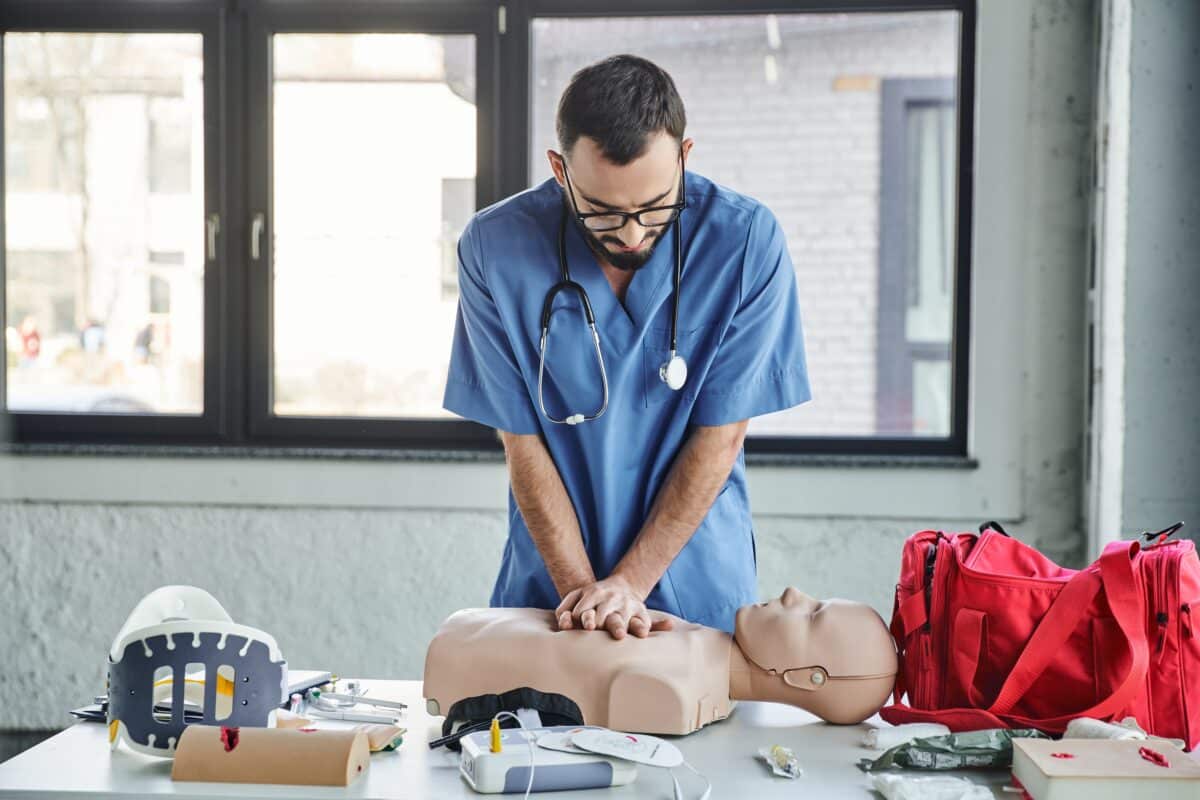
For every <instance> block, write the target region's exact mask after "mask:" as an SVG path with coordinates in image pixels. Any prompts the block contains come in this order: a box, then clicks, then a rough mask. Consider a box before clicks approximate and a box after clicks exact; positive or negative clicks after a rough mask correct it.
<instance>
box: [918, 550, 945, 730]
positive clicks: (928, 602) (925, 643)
mask: <svg viewBox="0 0 1200 800" xmlns="http://www.w3.org/2000/svg"><path fill="white" fill-rule="evenodd" d="M941 540H942V533H941V531H938V533H937V538H936V539H934V540H933V541H932V542H930V544H929V549H928V550H927V551H926V552H925V587H924V590H925V624H924V625H923V626H922V628H923V630H922V638H921V656H922V660H923V661H924V669H922V670H921V701H922V703H924V705H925V706H926V707H928V708H934V707H935V704H934V699H933V696H932V695H933V684H934V674H933V576H934V575H935V574H936V573H937V557H938V543H939V542H941ZM914 705H916V703H914Z"/></svg>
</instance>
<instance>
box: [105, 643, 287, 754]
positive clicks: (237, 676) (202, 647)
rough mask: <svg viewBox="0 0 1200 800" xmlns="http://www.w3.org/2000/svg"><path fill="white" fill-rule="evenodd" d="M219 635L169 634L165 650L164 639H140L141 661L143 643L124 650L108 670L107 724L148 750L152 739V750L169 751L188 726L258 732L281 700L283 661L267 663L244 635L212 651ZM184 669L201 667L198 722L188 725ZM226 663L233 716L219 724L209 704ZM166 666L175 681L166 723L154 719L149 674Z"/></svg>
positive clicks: (265, 651)
mask: <svg viewBox="0 0 1200 800" xmlns="http://www.w3.org/2000/svg"><path fill="white" fill-rule="evenodd" d="M221 636H222V634H219V633H201V634H191V633H174V634H171V637H172V639H173V640H174V643H175V649H174V650H168V649H167V637H166V635H159V636H151V637H150V638H149V639H146V640H144V641H145V643H146V645H148V646H149V647H150V650H151V655H149V656H147V655H146V652H145V648H144V647H143V645H142V641H143V640H140V639H139V640H136V641H133V642H130V643H129V644H128V645H126V646H125V652H124V653H123V654H122V655H121V660H120V661H118V662H116V663H113V662H111V661H110V662H109V665H108V722H109V723H110V724H111V723H112V721H113V720H120V721H121V723H122V724H123V725H124V726H125V731H126V732H127V733H128V735H129V738H130V739H132V740H133V741H134V742H137V743H138V744H141V745H150V735H151V734H154V744H153V745H152V746H153V747H155V748H156V749H162V750H170V749H171V743H170V742H169V741H168V740H170V739H174V743H176V744H177V743H178V742H179V737H180V735H181V734H182V733H183V729H184V728H185V727H186V726H187V725H189V724H195V725H221V726H227V727H241V726H245V727H247V728H264V727H266V725H267V715H268V714H269V713H270V712H271V711H272V710H273V709H276V708H278V707H279V706H280V705H281V704H282V703H283V702H284V701H285V700H286V695H287V686H286V683H287V662H285V661H277V662H273V661H271V654H270V649H269V648H268V647H267V645H266V644H265V643H263V642H260V641H258V640H248V639H247V638H246V637H245V636H237V635H234V634H229V635H227V636H226V637H225V648H224V649H223V650H219V649H217V642H219V641H220V640H221ZM194 638H199V640H200V644H199V646H198V647H193V646H192V642H193V640H194ZM247 641H250V647H249V648H248V649H247V650H246V655H244V656H242V655H239V653H241V651H242V648H243V647H245V646H246V642H247ZM188 664H203V665H204V669H205V682H204V719H203V720H196V721H194V722H192V723H188V722H185V721H184V719H183V690H184V683H183V674H184V668H185V667H186V665H188ZM226 664H228V665H229V666H231V667H233V670H234V672H233V711H232V712H231V713H230V715H229V716H228V717H227V718H225V719H222V720H218V719H217V718H216V709H215V707H214V706H215V703H214V700H215V699H216V693H217V681H216V677H217V668H218V667H220V666H223V665H226ZM166 666H169V667H172V668H173V670H174V676H173V677H174V678H175V680H174V681H173V683H172V690H173V694H172V700H171V719H170V721H169V722H159V721H157V720H156V719H155V718H154V707H153V706H154V703H153V699H154V671H155V670H157V669H158V668H159V667H166Z"/></svg>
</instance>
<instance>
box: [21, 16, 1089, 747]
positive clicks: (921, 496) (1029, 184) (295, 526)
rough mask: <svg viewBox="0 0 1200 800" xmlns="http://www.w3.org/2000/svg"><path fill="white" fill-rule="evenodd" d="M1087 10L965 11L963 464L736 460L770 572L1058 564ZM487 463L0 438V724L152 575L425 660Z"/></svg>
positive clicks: (338, 647) (875, 581)
mask: <svg viewBox="0 0 1200 800" xmlns="http://www.w3.org/2000/svg"><path fill="white" fill-rule="evenodd" d="M1091 26H1092V15H1091V10H1090V8H1089V7H1087V6H1086V5H1083V4H1078V5H1077V4H1073V3H1051V2H1041V3H1038V4H1037V5H1036V7H1035V6H1034V5H1033V4H1032V3H1030V2H1006V1H1005V0H984V2H982V3H981V9H980V36H979V65H978V79H977V80H978V83H977V102H978V108H977V112H976V113H977V131H978V140H977V159H976V164H977V167H976V175H975V179H976V191H975V195H976V199H975V214H976V217H975V232H974V248H975V256H974V264H975V276H974V281H975V286H974V289H975V311H974V331H973V341H972V370H973V375H972V378H973V380H972V426H971V432H970V440H971V444H970V448H971V455H972V456H974V457H975V458H977V459H978V462H979V466H978V468H975V469H944V468H932V467H907V468H885V467H871V468H854V467H844V466H842V467H821V466H807V467H752V468H751V470H750V482H751V487H750V488H751V493H752V498H753V503H754V507H755V512H756V516H755V519H756V526H757V533H758V553H759V564H760V586H761V589H762V591H763V593H764V594H770V593H775V592H778V591H779V590H780V589H781V588H782V587H783V586H785V585H787V584H795V585H797V586H800V587H802V588H804V589H806V590H808V591H811V592H813V593H815V594H818V595H826V596H832V595H840V596H843V597H852V598H858V599H863V600H866V601H869V602H871V603H872V604H874V605H875V606H876V607H877V608H878V609H879V610H880V611H881V612H882V613H884V614H885V615H886V614H887V613H890V609H891V591H892V586H893V584H894V583H895V580H896V573H897V568H898V563H899V553H900V545H901V543H902V542H903V540H904V538H905V536H906V535H908V534H909V533H911V532H913V531H915V530H918V529H921V528H924V527H940V528H943V529H947V530H949V529H960V530H965V529H970V528H973V527H974V525H975V524H976V523H977V522H978V521H980V520H982V519H991V518H996V519H1001V520H1003V521H1006V522H1013V523H1014V527H1015V530H1016V532H1017V533H1018V535H1020V536H1022V537H1023V538H1026V539H1029V540H1031V541H1034V542H1036V543H1037V544H1038V545H1039V546H1040V547H1042V548H1043V549H1044V550H1045V551H1046V552H1047V553H1049V554H1051V555H1052V556H1055V557H1060V558H1063V559H1066V560H1068V561H1074V562H1076V563H1077V562H1078V560H1080V559H1081V558H1082V550H1083V548H1082V544H1081V542H1082V539H1081V534H1080V523H1079V516H1080V514H1079V507H1080V497H1079V483H1080V449H1079V447H1080V439H1081V423H1080V420H1081V419H1082V399H1081V390H1080V386H1081V385H1082V382H1081V369H1082V367H1081V364H1082V360H1083V345H1082V331H1083V323H1082V307H1083V296H1084V294H1083V281H1084V274H1085V269H1084V266H1085V256H1086V247H1085V243H1086V240H1085V224H1086V220H1087V197H1086V192H1085V191H1084V189H1085V187H1086V179H1085V176H1086V170H1085V169H1084V165H1085V164H1086V158H1087V154H1088V151H1089V143H1088V137H1089V130H1090V129H1089V120H1090V97H1091V88H1090V87H1091V68H1092V54H1091V42H1092V36H1091ZM503 502H504V472H503V466H502V465H500V464H495V463H461V462H444V463H424V462H386V461H368V460H357V461H337V460H328V459H309V460H300V459H293V460H287V459H276V458H263V459H249V458H247V459H232V458H223V459H218V458H202V459H192V460H188V459H181V458H136V457H112V456H108V457H104V456H61V457H55V456H30V455H21V456H5V457H2V458H0V531H2V533H0V587H3V588H2V589H0V600H2V601H3V604H4V613H3V614H2V615H0V674H3V675H4V679H3V680H2V681H0V728H28V727H43V726H58V725H62V724H65V723H66V722H67V721H68V718H67V717H66V715H65V711H66V709H68V708H70V707H72V706H73V705H76V704H81V703H83V702H85V701H86V700H87V699H89V698H90V697H91V695H92V694H94V693H96V692H98V691H100V690H101V688H102V685H103V676H104V667H103V662H104V653H105V651H106V649H107V647H108V645H109V644H110V639H111V637H112V636H113V634H114V633H115V632H116V630H117V628H118V627H119V626H120V624H121V623H122V622H123V621H124V617H125V615H126V614H127V613H128V611H129V610H130V609H131V608H132V606H133V605H134V603H136V602H137V600H138V599H139V598H140V597H141V596H142V595H143V594H144V593H145V592H147V591H149V590H150V589H152V588H154V587H155V586H158V585H160V584H163V583H168V582H190V583H194V584H197V585H200V586H204V587H206V588H208V589H209V590H210V591H212V592H213V593H214V594H216V595H217V597H218V598H219V599H220V600H222V602H224V603H225V605H226V606H227V608H228V609H229V610H230V611H231V613H232V614H233V615H234V617H235V618H236V619H238V620H239V621H242V622H245V623H247V624H251V625H256V626H259V627H262V628H264V629H266V630H268V631H270V632H271V633H273V634H274V635H275V636H276V638H277V639H278V640H279V642H280V645H281V647H282V649H283V652H284V654H285V656H286V657H287V658H288V660H289V661H290V662H291V663H292V664H293V665H296V666H301V667H321V668H329V669H333V670H335V671H337V672H340V673H342V674H359V675H367V676H395V677H419V675H420V672H421V665H422V660H423V654H424V649H425V644H426V642H427V641H428V639H429V636H430V634H431V633H432V631H433V630H434V629H435V627H436V626H437V624H438V622H439V621H440V620H441V619H442V618H443V617H444V616H445V615H446V614H447V613H449V612H450V611H452V610H454V609H456V608H459V607H462V606H467V605H477V604H482V603H484V602H486V599H487V595H488V592H489V590H490V587H491V581H492V579H493V577H494V570H495V568H496V565H497V563H498V560H499V554H500V548H501V546H502V542H503V536H504V526H505V514H504V511H503Z"/></svg>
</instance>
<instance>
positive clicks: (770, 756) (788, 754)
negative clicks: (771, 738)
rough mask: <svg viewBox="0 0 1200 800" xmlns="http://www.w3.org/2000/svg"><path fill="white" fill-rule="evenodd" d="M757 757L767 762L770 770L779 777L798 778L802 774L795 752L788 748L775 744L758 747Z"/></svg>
mask: <svg viewBox="0 0 1200 800" xmlns="http://www.w3.org/2000/svg"><path fill="white" fill-rule="evenodd" d="M758 757H759V758H761V759H762V760H763V761H765V762H767V766H768V767H770V768H771V772H773V773H775V774H776V775H778V776H779V777H780V778H799V777H800V776H801V775H803V774H804V770H802V769H801V768H800V762H799V761H798V760H797V759H796V754H795V753H793V752H792V751H791V749H790V748H787V747H784V746H783V745H780V744H777V745H772V746H771V747H760V748H758Z"/></svg>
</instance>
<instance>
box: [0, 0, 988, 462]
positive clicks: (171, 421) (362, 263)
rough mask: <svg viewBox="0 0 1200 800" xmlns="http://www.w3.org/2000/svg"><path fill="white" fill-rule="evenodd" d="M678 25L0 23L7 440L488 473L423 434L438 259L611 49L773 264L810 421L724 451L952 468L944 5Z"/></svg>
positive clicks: (473, 5)
mask: <svg viewBox="0 0 1200 800" xmlns="http://www.w3.org/2000/svg"><path fill="white" fill-rule="evenodd" d="M701 8H702V10H697V11H695V12H694V13H688V12H687V11H686V9H685V8H683V7H682V5H681V4H679V3H675V2H656V0H649V1H648V2H646V3H641V4H636V5H634V4H622V5H620V10H619V11H618V12H614V11H613V10H612V7H611V4H607V3H601V2H599V1H598V0H571V1H570V2H567V1H566V0H531V1H530V2H528V3H521V4H501V3H499V2H488V1H487V0H485V1H484V2H479V0H447V1H446V2H444V3H440V4H436V5H434V4H412V3H408V2H405V0H378V2H373V3H360V4H350V5H347V4H342V3H338V2H334V0H327V1H326V0H313V2H306V3H292V2H286V1H285V0H245V2H242V3H239V4H237V5H236V7H234V8H233V9H232V10H231V9H230V8H229V4H228V3H227V2H224V0H191V1H190V2H188V3H178V4H176V3H161V2H156V1H155V0H127V1H126V2H124V3H121V4H118V5H114V6H113V7H111V8H108V7H104V8H102V7H99V6H95V7H92V6H86V5H84V4H78V3H73V2H60V1H59V0H47V1H46V2H35V0H12V2H9V3H5V4H4V6H3V7H0V30H3V31H4V33H3V62H2V67H3V79H4V104H3V114H4V120H3V122H4V124H3V134H4V138H3V157H4V168H5V169H4V176H5V185H4V191H5V204H6V209H7V224H6V226H5V227H4V231H3V232H4V241H3V247H2V248H0V254H3V257H4V264H3V270H4V271H3V275H4V281H5V289H6V301H5V308H4V311H5V315H6V317H5V326H6V342H7V351H8V359H7V366H6V370H5V372H4V377H5V383H4V392H3V397H4V399H5V401H6V405H5V409H6V410H5V414H6V415H7V416H8V417H9V422H10V429H11V430H12V431H13V432H14V435H15V436H16V438H17V439H18V440H21V441H67V442H74V441H89V442H92V441H99V442H119V443H120V442H156V443H163V442H167V443H170V442H189V443H214V444H255V445H274V446H294V445H299V446H305V447H309V446H335V447H344V446H351V447H360V446H367V447H389V448H410V447H414V448H429V447H432V448H461V447H468V448H481V449H489V448H490V449H494V448H496V447H497V445H496V442H495V439H494V435H493V434H492V432H490V431H488V430H486V429H484V428H482V427H480V426H478V425H475V424H474V423H470V422H467V421H464V420H460V419H457V418H455V417H453V416H452V415H449V414H447V413H446V412H444V411H443V410H442V408H441V395H442V390H443V386H444V379H445V372H446V365H447V363H448V359H449V351H450V344H451V340H452V334H453V326H454V319H455V313H456V307H457V301H458V286H457V240H458V237H459V236H460V235H461V232H462V230H463V229H464V227H465V226H466V224H467V222H468V221H469V219H470V217H471V215H472V214H473V213H474V212H475V211H476V210H477V209H479V208H482V207H484V206H486V205H489V204H491V203H493V202H496V201H497V200H500V199H502V198H504V197H507V196H509V195H511V194H513V193H515V192H518V191H520V190H522V189H524V188H526V187H528V186H529V185H531V184H532V183H538V182H540V181H541V180H543V179H545V178H546V177H548V175H549V172H548V167H547V165H546V163H545V158H544V155H543V154H544V151H545V150H546V149H547V148H549V147H554V146H555V143H554V123H553V118H554V111H555V104H556V102H557V100H558V97H559V94H560V93H561V91H562V89H563V87H564V86H565V83H566V81H567V79H568V78H569V77H570V75H571V74H572V73H573V72H574V71H575V70H577V69H578V68H580V67H582V66H584V65H586V64H588V63H591V62H592V61H594V60H597V59H599V58H602V57H604V56H606V55H609V54H611V53H612V52H615V51H617V50H621V51H627V52H634V53H638V54H640V55H644V56H646V57H648V58H651V59H652V60H654V61H656V62H657V63H659V64H661V65H662V66H663V67H664V68H666V69H667V70H668V71H669V72H670V73H671V74H672V76H673V77H674V78H675V80H676V83H677V84H678V86H679V89H680V91H681V93H682V94H683V96H684V99H685V102H686V103H687V108H688V116H689V135H691V136H693V137H694V138H695V139H696V140H697V143H698V145H699V146H698V147H697V148H696V149H695V151H694V153H693V156H692V161H691V162H690V164H689V169H692V170H694V171H696V172H699V173H702V174H704V175H707V176H708V177H711V178H713V179H714V180H716V181H718V182H719V183H723V184H726V185H728V186H730V187H732V188H734V189H736V190H738V191H741V192H743V193H746V194H749V195H751V196H754V197H757V198H759V199H761V200H763V201H764V202H765V203H766V204H767V205H768V206H769V207H770V208H771V209H772V210H773V211H774V212H775V213H776V215H777V216H778V217H779V219H780V221H781V222H782V224H783V226H784V229H785V232H786V234H787V237H788V242H789V247H790V250H791V256H792V260H793V263H794V265H795V268H796V272H797V279H798V283H799V291H800V295H801V308H802V310H803V314H804V324H805V335H806V341H807V350H808V358H809V367H810V373H811V379H812V382H813V388H814V395H815V400H814V401H813V402H812V403H809V404H806V405H804V406H802V407H800V408H799V409H795V410H791V411H786V412H781V413H779V414H775V415H771V416H770V417H766V418H760V419H757V420H755V421H754V422H753V424H752V426H751V438H750V440H749V444H748V449H749V450H751V451H754V450H757V451H766V452H778V453H806V452H816V453H858V454H871V453H889V454H895V453H900V454H935V455H936V454H941V455H964V454H965V441H966V437H965V430H966V401H965V396H966V392H965V387H966V380H967V361H966V352H967V349H968V348H967V346H966V344H967V342H966V337H967V331H968V324H969V320H968V319H967V317H966V314H967V310H968V306H967V303H966V298H967V297H968V288H969V287H968V279H969V274H970V273H969V264H968V263H967V255H968V254H969V252H970V249H969V236H968V235H967V234H968V232H969V223H970V213H969V212H970V207H969V196H970V186H969V176H970V158H971V133H972V132H971V128H970V120H969V115H964V113H963V110H964V109H966V110H969V109H970V108H971V97H972V90H973V87H972V85H971V84H972V80H971V79H972V77H973V63H974V12H975V6H974V0H957V1H955V0H929V1H928V2H924V1H923V0H916V2H910V1H909V0H905V1H904V2H892V1H891V0H879V2H877V3H875V4H873V5H870V6H869V7H867V6H866V4H864V7H863V9H862V10H861V11H860V10H855V11H854V12H853V13H825V12H809V11H804V10H801V9H798V8H797V7H796V4H793V3H788V2H782V0H779V2H771V1H770V0H767V1H766V2H761V3H756V4H755V5H754V7H753V8H748V7H746V6H745V5H744V4H738V3H733V2H729V3H727V4H723V3H704V4H698V9H701ZM681 10H683V11H684V13H682V14H681V13H680V11H681ZM502 28H503V29H502ZM616 43H619V45H618V44H616Z"/></svg>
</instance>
